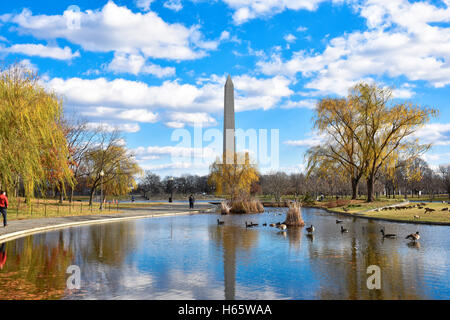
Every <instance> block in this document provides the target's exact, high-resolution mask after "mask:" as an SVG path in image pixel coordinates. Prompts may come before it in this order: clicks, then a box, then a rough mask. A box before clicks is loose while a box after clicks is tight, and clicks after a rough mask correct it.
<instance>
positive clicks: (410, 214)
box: [364, 201, 450, 223]
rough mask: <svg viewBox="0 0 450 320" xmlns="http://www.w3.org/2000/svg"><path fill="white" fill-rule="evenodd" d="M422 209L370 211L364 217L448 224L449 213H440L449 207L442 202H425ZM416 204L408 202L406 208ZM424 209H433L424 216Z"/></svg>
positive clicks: (449, 220)
mask: <svg viewBox="0 0 450 320" xmlns="http://www.w3.org/2000/svg"><path fill="white" fill-rule="evenodd" d="M424 203H425V204H426V205H424V206H423V209H419V208H412V209H401V210H383V211H379V212H376V211H370V212H366V213H364V216H368V217H375V218H383V219H393V220H401V221H422V222H442V223H450V212H449V211H441V210H442V209H443V208H450V205H449V204H447V203H445V204H444V203H442V202H426V201H424ZM412 204H416V202H410V203H409V204H408V205H407V206H410V205H412ZM425 208H431V209H435V210H436V211H433V212H431V213H426V214H425ZM416 215H417V216H419V219H415V218H414V216H416Z"/></svg>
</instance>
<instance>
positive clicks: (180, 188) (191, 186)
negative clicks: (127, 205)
mask: <svg viewBox="0 0 450 320" xmlns="http://www.w3.org/2000/svg"><path fill="white" fill-rule="evenodd" d="M136 190H137V191H138V192H140V193H141V194H142V195H143V196H144V197H146V198H148V199H150V198H152V197H163V196H167V195H170V194H171V193H173V194H179V195H183V196H186V195H189V194H203V193H204V194H213V193H214V192H215V188H214V186H211V185H210V184H209V183H208V175H205V176H198V175H190V174H185V175H182V176H180V177H171V176H166V177H164V178H161V177H160V176H159V175H157V174H155V173H153V172H151V171H146V172H145V174H144V176H143V177H142V179H141V181H140V182H139V184H138V186H137V189H136Z"/></svg>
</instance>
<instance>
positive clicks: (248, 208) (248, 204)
mask: <svg viewBox="0 0 450 320" xmlns="http://www.w3.org/2000/svg"><path fill="white" fill-rule="evenodd" d="M230 211H231V212H232V213H262V212H264V206H263V205H262V203H261V201H259V200H255V199H251V200H234V201H233V202H232V203H231V210H230Z"/></svg>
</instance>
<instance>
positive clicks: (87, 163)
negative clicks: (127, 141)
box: [80, 130, 142, 205]
mask: <svg viewBox="0 0 450 320" xmlns="http://www.w3.org/2000/svg"><path fill="white" fill-rule="evenodd" d="M99 137H100V138H99V140H98V145H97V146H96V147H93V148H91V149H89V150H88V151H86V154H85V157H84V159H83V162H82V164H81V166H82V167H81V168H80V170H81V172H82V174H83V175H84V176H85V177H86V179H87V184H88V186H89V188H90V192H89V194H90V197H89V204H90V205H92V200H93V197H94V193H95V192H96V190H98V189H99V188H101V187H103V188H104V189H103V190H104V191H105V194H111V195H115V196H119V195H125V194H127V193H129V192H130V191H131V189H132V188H134V187H135V186H136V182H135V177H136V176H137V175H139V174H141V173H142V170H141V168H140V167H139V165H138V164H137V162H136V160H135V159H134V157H133V155H132V154H130V152H129V151H128V150H127V149H126V148H124V147H123V146H122V145H121V141H122V139H121V138H120V136H119V133H118V131H114V132H107V131H106V130H102V131H100V133H99ZM102 173H103V175H102Z"/></svg>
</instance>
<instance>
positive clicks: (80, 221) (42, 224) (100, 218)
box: [0, 204, 216, 243]
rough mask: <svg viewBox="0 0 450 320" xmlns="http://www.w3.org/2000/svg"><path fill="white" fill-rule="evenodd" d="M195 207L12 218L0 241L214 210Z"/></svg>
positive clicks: (159, 207) (174, 205)
mask: <svg viewBox="0 0 450 320" xmlns="http://www.w3.org/2000/svg"><path fill="white" fill-rule="evenodd" d="M196 207H197V208H196V209H192V210H191V209H188V208H187V207H186V204H170V205H158V206H152V207H149V208H145V209H144V208H136V209H131V208H130V209H128V210H123V212H122V213H110V214H95V215H85V216H66V217H54V218H40V219H26V220H13V221H10V222H9V223H8V227H7V228H2V227H0V243H3V242H6V241H10V240H14V239H18V238H21V237H24V236H28V235H31V234H36V233H42V232H47V231H51V230H56V229H63V228H70V227H76V226H81V225H89V224H100V223H110V222H118V221H125V220H132V219H142V218H151V217H163V216H174V215H190V214H200V213H210V212H214V211H215V210H216V207H215V206H212V205H208V204H201V205H196Z"/></svg>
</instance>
